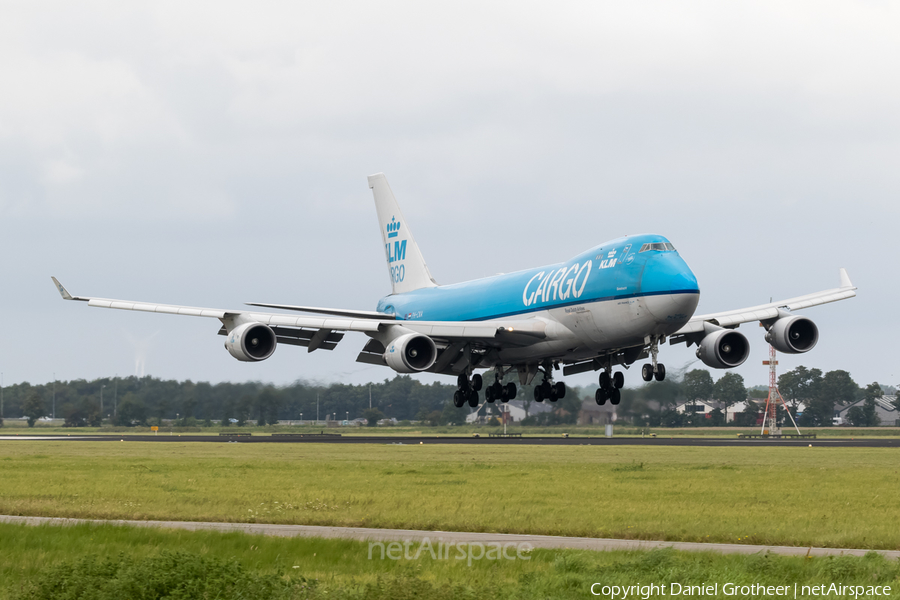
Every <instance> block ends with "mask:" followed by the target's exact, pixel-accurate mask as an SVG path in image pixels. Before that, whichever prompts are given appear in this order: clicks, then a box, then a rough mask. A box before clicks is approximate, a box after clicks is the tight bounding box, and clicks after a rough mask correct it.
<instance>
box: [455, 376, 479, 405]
mask: <svg viewBox="0 0 900 600" xmlns="http://www.w3.org/2000/svg"><path fill="white" fill-rule="evenodd" d="M481 385H482V379H481V375H479V374H478V373H476V374H475V375H472V379H469V376H468V374H467V373H460V375H459V377H457V378H456V392H454V394H453V405H454V406H455V407H456V408H462V407H463V405H465V404H466V402H468V403H469V406H471V407H472V408H475V407H476V406H478V391H479V390H480V389H481Z"/></svg>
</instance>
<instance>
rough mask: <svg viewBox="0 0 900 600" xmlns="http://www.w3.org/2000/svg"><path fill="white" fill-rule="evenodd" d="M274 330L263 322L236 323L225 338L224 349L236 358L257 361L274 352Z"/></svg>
mask: <svg viewBox="0 0 900 600" xmlns="http://www.w3.org/2000/svg"><path fill="white" fill-rule="evenodd" d="M276 343H277V342H276V339H275V332H274V331H272V328H271V327H269V326H268V325H265V324H264V323H244V324H243V325H238V326H237V327H235V328H234V329H232V330H231V331H230V332H228V336H227V337H226V338H225V349H226V350H228V353H229V354H231V355H232V356H233V357H235V358H236V359H238V360H241V361H244V362H257V361H260V360H266V359H267V358H269V357H270V356H272V353H273V352H275V345H276Z"/></svg>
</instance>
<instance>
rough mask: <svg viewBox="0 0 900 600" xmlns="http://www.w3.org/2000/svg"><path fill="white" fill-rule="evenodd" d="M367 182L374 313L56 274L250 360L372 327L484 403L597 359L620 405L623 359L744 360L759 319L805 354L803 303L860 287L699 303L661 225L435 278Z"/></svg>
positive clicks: (719, 363)
mask: <svg viewBox="0 0 900 600" xmlns="http://www.w3.org/2000/svg"><path fill="white" fill-rule="evenodd" d="M368 183H369V188H370V189H371V190H372V191H373V195H374V197H375V208H376V212H377V214H378V221H379V225H380V227H381V235H382V239H383V242H384V252H385V258H386V261H387V267H388V274H389V276H390V280H391V288H392V289H391V294H390V295H388V296H385V297H384V298H382V299H381V300H379V302H378V304H377V306H376V310H374V311H367V310H345V309H336V308H320V307H313V306H295V305H285V304H265V303H257V302H250V303H247V306H252V307H258V308H266V309H275V310H281V311H290V312H294V313H297V312H299V313H305V314H301V315H296V314H288V313H276V312H257V311H255V310H252V309H249V310H248V309H244V310H224V309H216V308H198V307H188V306H177V305H169V304H153V303H146V302H135V301H129V300H111V299H106V298H94V297H83V296H73V295H72V294H70V293H69V292H68V290H66V288H65V287H63V285H62V284H61V283H60V282H59V281H58V280H57V279H56V277H53V278H52V279H53V282H54V284H55V285H56V287H57V289H58V290H59V293H60V295H62V297H63V299H64V300H75V301H83V302H87V304H88V306H95V307H102V308H116V309H122V310H137V311H144V312H155V313H163V314H173V315H188V316H196V317H208V318H214V319H218V320H219V321H221V327H220V329H219V331H218V333H219V335H223V336H225V348H226V350H227V351H228V352H229V353H230V354H231V356H233V357H234V358H236V359H237V360H240V361H247V362H256V361H262V360H266V359H267V358H269V357H270V356H272V353H273V352H274V351H275V348H276V346H278V345H279V344H286V345H294V346H303V347H306V349H307V351H308V352H313V351H315V350H319V349H322V350H333V349H334V348H335V347H336V346H337V344H338V342H340V341H341V340H342V339H343V337H344V334H345V333H346V332H348V331H355V332H362V333H364V334H366V335H367V336H369V338H370V339H369V340H368V342H367V343H366V344H365V346H364V347H363V348H362V351H361V352H360V353H359V356H358V357H357V359H356V360H357V362H361V363H367V364H373V365H384V366H387V367H390V368H391V369H393V370H394V371H396V372H398V373H419V372H429V373H439V374H445V375H453V376H456V377H457V391H456V392H455V393H454V396H453V402H454V404H455V406H456V407H458V408H461V407H463V406H464V405H465V404H467V403H468V405H469V406H470V407H476V406H478V405H479V402H480V399H479V391H480V390H481V389H482V388H484V396H485V400H486V401H487V402H495V401H498V400H499V401H500V402H508V401H509V400H511V399H514V398H515V397H516V396H517V393H518V390H517V388H516V385H515V383H513V382H508V383H506V384H505V385H504V384H503V383H502V381H503V378H504V376H506V375H507V374H508V373H511V372H512V371H516V372H517V373H518V379H519V383H520V384H521V385H530V384H531V383H532V382H533V380H534V378H535V377H536V376H537V375H538V374H540V376H541V382H540V384H537V385H535V386H534V400H535V401H537V402H543V401H544V400H548V401H550V402H555V401H557V400H558V399H560V398H563V397H565V394H566V386H565V383H564V382H562V381H559V382H554V372H555V371H558V370H559V369H560V365H562V371H563V375H573V374H576V373H583V372H587V371H600V373H599V381H598V383H599V388H598V389H597V392H596V394H595V400H596V402H597V404H605V403H606V402H607V401H609V402H610V403H611V404H618V403H619V401H620V399H621V391H620V390H621V388H622V387H623V386H624V375H623V373H622V371H621V370H615V368H616V367H619V366H621V367H624V368H629V367H630V366H631V365H633V364H634V363H635V362H637V361H639V360H644V359H647V358H649V359H650V362H648V363H644V364H643V365H642V367H641V377H642V379H643V380H644V381H652V380H653V379H656V380H657V381H663V380H664V379H665V377H666V369H665V365H664V364H663V363H661V362H659V360H658V354H659V349H660V345H661V344H664V343H665V342H666V341H668V343H669V344H670V345H672V344H679V343H686V344H687V345H688V347H690V346H691V345H696V346H697V350H696V355H697V357H698V358H699V359H700V360H701V361H702V362H703V363H704V364H706V365H707V366H709V367H712V368H717V369H729V368H734V367H737V366H739V365H741V364H742V363H743V362H744V361H745V360H747V357H748V356H749V352H750V344H749V342H748V340H747V338H746V337H745V336H744V335H743V334H741V333H740V332H738V331H736V330H735V329H736V328H737V327H738V326H739V325H741V324H742V323H749V322H752V321H759V322H760V323H761V324H762V326H763V327H765V329H766V334H765V339H766V341H767V342H768V343H769V344H771V345H772V346H774V347H775V349H776V350H777V351H779V352H783V353H787V354H799V353H803V352H808V351H809V350H812V348H813V347H814V346H815V345H816V343H817V342H818V339H819V331H818V328H817V327H816V325H815V323H814V322H813V321H812V320H810V319H809V318H807V317H804V316H801V315H797V314H793V312H792V311H795V310H799V309H804V308H808V307H811V306H817V305H820V304H826V303H829V302H835V301H838V300H844V299H847V298H852V297H854V296H855V295H856V289H857V288H856V287H854V286H853V284H852V283H851V282H850V278H849V276H848V275H847V271H846V270H845V269H841V270H840V286H839V287H837V288H834V289H829V290H825V291H821V292H816V293H813V294H807V295H805V296H799V297H796V298H791V299H788V300H782V301H779V302H770V303H768V304H763V305H759V306H753V307H749V308H742V309H737V310H730V311H725V312H719V313H713V314H705V315H694V311H695V310H696V308H697V304H698V302H699V300H700V287H699V285H698V283H697V278H696V277H695V276H694V274H693V273H692V272H691V269H690V268H689V267H688V265H687V263H686V262H685V261H684V259H682V258H681V256H680V255H679V253H678V251H677V250H676V249H675V247H674V246H673V245H672V243H671V242H670V241H669V240H668V239H666V238H665V237H663V236H661V235H655V234H642V235H628V236H625V237H621V238H618V239H615V240H612V241H609V242H606V243H604V244H601V245H599V246H595V247H593V248H591V249H589V250H586V251H585V252H582V253H581V254H579V255H577V256H575V257H573V258H571V259H569V260H566V261H563V262H560V263H557V264H553V265H547V266H543V267H538V268H534V269H528V270H525V271H519V272H516V273H509V274H502V275H495V276H493V277H486V278H483V279H477V280H474V281H468V282H464V283H456V284H451V285H438V284H437V282H435V280H434V278H433V277H432V276H431V273H430V271H429V270H428V266H427V265H426V264H425V260H424V258H423V256H422V253H421V251H420V250H419V246H418V244H416V240H415V238H414V237H413V235H412V232H411V231H410V228H409V224H408V223H407V222H406V219H405V218H404V217H403V214H402V213H401V212H400V207H399V205H398V204H397V201H396V199H395V198H394V193H393V192H392V191H391V188H390V186H389V185H388V182H387V179H386V178H385V176H384V174H383V173H378V174H376V175H371V176H369V177H368ZM485 369H489V370H493V376H494V381H493V383H490V384H488V385H486V386H485V385H484V384H485V382H484V377H483V376H482V374H480V373H477V372H476V370H485ZM486 374H487V373H486Z"/></svg>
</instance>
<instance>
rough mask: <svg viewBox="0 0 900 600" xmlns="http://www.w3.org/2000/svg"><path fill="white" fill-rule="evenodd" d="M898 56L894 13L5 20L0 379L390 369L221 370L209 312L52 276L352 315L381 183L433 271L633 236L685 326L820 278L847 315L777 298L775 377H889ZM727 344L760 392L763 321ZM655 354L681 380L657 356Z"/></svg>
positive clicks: (229, 304) (310, 360) (675, 363)
mask: <svg viewBox="0 0 900 600" xmlns="http://www.w3.org/2000/svg"><path fill="white" fill-rule="evenodd" d="M898 62H900V7H898V5H897V4H896V3H890V2H875V1H872V2H854V3H845V2H833V1H816V2H790V3H785V2H780V1H778V2H775V1H772V2H767V1H755V2H729V3H722V2H713V1H709V2H691V1H688V2H678V3H672V2H664V1H635V2H627V3H622V2H593V1H592V2H557V3H552V4H550V3H537V2H521V1H520V2H484V1H479V2H465V1H457V2H454V3H443V4H441V3H421V2H377V3H376V2H341V1H332V2H327V3H309V2H308V3H297V2H266V1H262V2H254V3H238V2H222V1H219V2H166V1H159V2H129V3H122V2H112V1H109V2H107V1H90V0H86V1H85V2H79V3H67V2H52V1H48V2H43V1H40V0H37V1H29V2H15V1H10V2H4V3H3V4H2V5H0V81H2V82H3V84H2V87H0V274H2V278H0V310H2V312H3V314H4V315H6V318H5V320H4V324H3V325H4V326H3V336H2V343H0V372H2V373H3V381H4V383H5V384H7V385H8V384H13V383H18V382H22V381H29V382H32V383H42V382H47V381H51V380H53V379H54V378H55V379H62V380H65V379H77V378H85V379H95V378H99V377H112V376H114V375H119V376H127V375H133V374H147V375H152V376H155V377H161V378H165V379H169V378H172V379H191V380H194V381H212V382H219V381H248V380H254V381H256V380H258V381H266V382H273V383H275V384H278V385H283V384H287V383H290V382H293V381H295V380H298V379H303V380H309V381H320V382H347V383H363V382H367V381H380V380H383V379H385V378H390V377H393V372H392V371H390V370H388V369H387V368H385V367H377V366H371V365H365V364H360V363H356V362H354V360H355V357H356V354H357V353H358V352H359V350H360V349H361V348H362V346H363V345H364V344H365V341H366V338H365V336H363V335H362V334H348V335H347V336H346V337H345V338H344V340H343V341H342V342H341V344H339V346H338V348H337V349H336V350H334V351H333V352H326V351H317V352H314V353H312V354H307V352H306V351H305V349H302V348H294V347H280V348H278V349H277V351H276V352H275V354H274V355H273V357H272V358H271V359H269V360H267V361H264V362H262V363H254V364H247V363H240V362H238V361H235V360H234V359H232V358H231V357H230V356H229V355H228V354H227V352H226V351H225V349H224V348H223V347H222V343H223V338H222V337H220V336H217V335H216V331H217V329H218V327H219V323H218V322H217V321H215V320H206V319H197V318H189V317H175V316H162V315H150V314H138V313H131V312H124V311H121V312H120V311H110V310H101V309H95V308H88V307H86V306H84V305H83V304H80V303H64V302H62V301H61V300H60V298H59V295H58V294H57V293H56V291H55V289H54V287H53V285H52V283H51V281H50V276H51V275H55V276H56V277H58V278H59V279H60V280H61V281H62V282H63V283H64V284H65V285H66V286H67V287H68V288H69V290H70V291H71V292H72V293H73V294H76V295H86V296H101V297H107V298H121V299H130V300H142V301H153V302H161V303H171V304H183V305H193V306H208V307H217V308H240V307H241V306H242V304H243V303H244V302H268V303H281V304H306V305H312V306H330V307H341V308H356V309H366V310H374V308H375V305H376V303H377V301H378V299H379V298H380V297H382V296H384V295H386V294H388V293H389V292H390V285H389V280H388V272H387V266H386V265H385V262H384V253H383V250H382V247H381V239H380V234H379V231H378V225H377V220H376V217H375V210H374V204H373V200H372V196H371V192H370V190H369V189H368V186H367V184H366V176H367V175H369V174H372V173H377V172H384V173H385V174H386V175H387V178H388V181H389V182H390V184H391V187H392V188H393V190H394V193H395V195H396V197H397V199H398V201H399V203H400V206H401V207H402V210H403V212H404V215H405V218H406V221H407V224H408V226H409V227H410V229H411V230H412V231H414V233H415V236H416V240H417V241H418V243H419V246H420V247H421V249H422V252H423V254H424V255H425V258H426V260H427V262H428V265H429V268H430V270H431V272H432V274H433V275H434V277H435V278H436V279H437V281H438V282H439V283H453V282H459V281H465V280H469V279H475V278H478V277H483V276H486V275H492V274H495V273H498V272H511V271H515V270H519V269H524V268H529V267H533V266H538V265H541V264H547V263H554V262H558V261H562V260H565V259H567V258H569V257H571V256H573V255H575V254H577V253H579V252H581V251H583V250H586V249H588V248H590V247H593V246H596V245H598V244H600V243H602V242H604V241H607V240H610V239H613V238H617V237H620V236H622V235H625V234H630V233H643V232H652V233H659V234H663V235H665V236H666V237H668V238H669V239H670V240H671V241H672V242H673V243H674V245H675V246H676V248H678V250H679V251H680V253H681V255H682V256H683V257H684V259H685V260H686V261H687V262H688V264H689V265H690V266H691V268H692V269H693V271H694V273H695V275H696V276H697V279H698V280H699V283H700V288H701V301H700V306H699V309H698V312H700V313H703V312H717V311H720V310H727V309H733V308H740V307H745V306H752V305H755V304H760V303H764V302H767V301H768V300H769V298H774V299H776V300H777V299H783V298H789V297H793V296H797V295H802V294H806V293H810V292H814V291H818V290H822V289H828V288H832V287H836V286H837V285H838V269H839V268H840V267H845V268H847V270H848V272H849V274H850V277H851V279H852V280H853V283H854V284H855V285H857V286H858V287H859V291H858V297H857V298H854V299H852V300H848V301H844V302H840V303H836V304H830V305H826V306H822V307H816V308H812V309H808V310H807V311H804V313H803V314H805V315H806V316H809V317H811V318H812V319H813V320H814V321H815V322H816V323H817V325H818V327H819V331H820V340H819V344H818V346H817V347H816V348H815V349H814V350H813V351H812V352H811V353H809V354H806V355H799V356H782V357H781V358H780V365H779V368H780V369H781V370H782V371H783V370H786V369H791V368H794V367H796V366H798V365H805V366H807V367H815V368H819V369H822V370H823V371H829V370H833V369H845V370H847V371H849V372H850V374H851V376H852V377H853V378H854V379H855V380H856V382H857V383H859V384H862V385H865V384H866V383H870V382H872V381H878V382H881V383H884V384H891V385H896V384H897V383H900V371H898V368H897V366H896V364H897V361H895V360H893V351H894V349H895V347H894V343H895V340H896V339H897V337H898V333H900V332H898V324H897V319H896V318H894V317H892V316H891V315H892V314H894V313H895V306H896V298H897V295H898V284H897V266H896V265H897V259H898V254H900V253H898V249H897V248H898V244H897V238H898V231H897V230H898V216H900V202H898V197H900V168H898V163H900V111H898V110H897V107H898V106H900V68H898V67H900V65H898ZM740 331H742V332H743V333H744V334H745V335H747V336H748V338H750V340H751V356H750V358H749V359H748V361H747V362H746V363H745V364H744V365H743V366H741V367H740V368H738V369H737V370H736V371H737V372H738V373H740V374H741V375H742V376H743V377H744V378H745V381H746V383H747V384H748V385H757V384H765V383H766V381H767V370H766V367H764V366H762V360H764V359H765V358H766V354H767V346H766V344H765V343H764V341H763V331H762V330H761V329H759V328H758V327H756V326H755V325H753V324H748V325H744V326H743V327H741V329H740ZM660 360H661V361H662V362H664V363H665V364H666V365H667V367H668V369H669V371H670V372H677V371H678V370H679V369H683V368H695V367H697V366H702V365H701V364H700V363H696V362H694V363H693V364H692V361H695V360H696V359H695V358H694V356H693V353H692V352H691V351H690V350H688V349H686V348H685V347H684V346H683V345H680V346H672V347H670V346H665V347H664V348H663V350H662V353H661V359H660ZM723 373H724V372H723V371H715V372H714V373H713V375H714V377H716V378H718V377H719V376H721V375H722V374H723ZM416 377H417V378H419V379H421V380H422V381H423V382H430V381H434V380H441V381H446V382H448V383H449V382H451V381H452V380H451V378H447V377H440V376H434V375H420V376H416ZM595 378H596V374H595V373H588V374H583V375H579V376H573V377H569V378H566V381H568V382H569V383H570V384H574V385H586V384H590V383H591V382H593V381H594V380H595ZM626 383H627V384H628V385H637V384H639V383H640V375H639V373H638V372H637V370H636V369H631V370H630V371H629V372H628V373H627V374H626Z"/></svg>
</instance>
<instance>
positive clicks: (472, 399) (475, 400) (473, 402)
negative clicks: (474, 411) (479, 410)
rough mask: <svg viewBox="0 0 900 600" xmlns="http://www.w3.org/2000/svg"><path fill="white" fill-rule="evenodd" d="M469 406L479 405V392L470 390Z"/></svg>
mask: <svg viewBox="0 0 900 600" xmlns="http://www.w3.org/2000/svg"><path fill="white" fill-rule="evenodd" d="M468 401H469V406H471V407H472V408H476V407H477V406H478V392H469V397H468Z"/></svg>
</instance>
